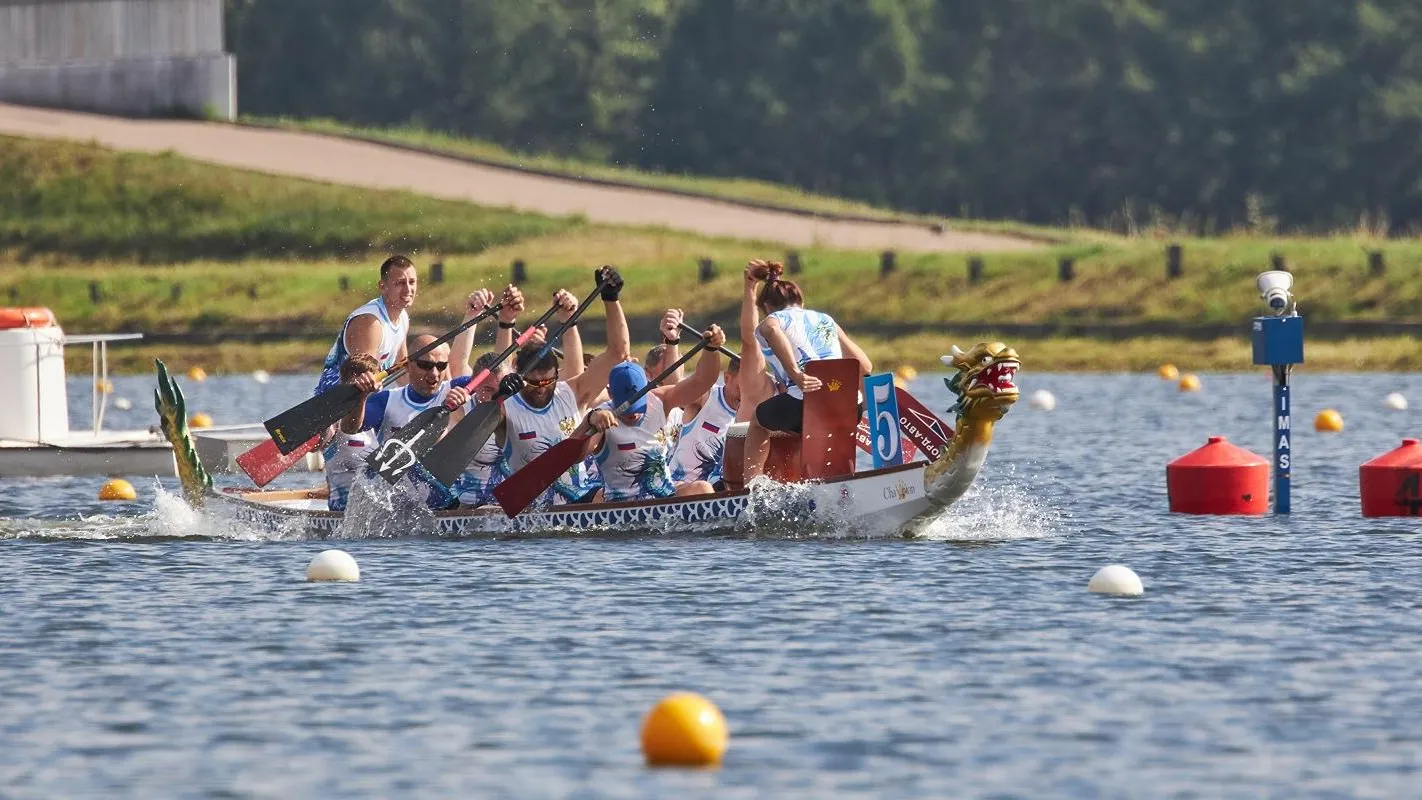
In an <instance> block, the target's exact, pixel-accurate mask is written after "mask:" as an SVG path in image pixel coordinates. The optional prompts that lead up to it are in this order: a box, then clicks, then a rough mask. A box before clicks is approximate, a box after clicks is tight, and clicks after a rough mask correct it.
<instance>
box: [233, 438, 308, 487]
mask: <svg viewBox="0 0 1422 800" xmlns="http://www.w3.org/2000/svg"><path fill="white" fill-rule="evenodd" d="M320 443H321V437H320V436H312V437H311V438H310V439H307V440H306V441H304V442H302V443H301V444H299V445H297V447H296V449H295V450H292V451H291V452H290V453H286V454H283V453H282V452H281V449H280V448H278V447H277V443H276V442H274V441H272V440H271V439H268V440H266V441H265V442H262V443H261V444H259V445H257V446H256V447H253V448H252V449H251V450H248V451H247V452H245V453H243V454H242V455H240V456H237V466H239V467H241V468H242V471H243V472H245V473H247V477H249V478H251V479H252V483H255V484H257V485H258V486H266V485H267V484H269V483H271V482H272V481H274V480H276V479H277V476H278V475H280V474H282V473H283V472H286V471H287V470H288V469H291V466H292V465H293V464H295V463H296V462H298V461H300V460H301V459H303V458H305V457H306V454H307V453H309V452H311V451H312V450H315V449H316V446H317V445H319V444H320Z"/></svg>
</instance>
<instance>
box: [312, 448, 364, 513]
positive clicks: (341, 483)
mask: <svg viewBox="0 0 1422 800" xmlns="http://www.w3.org/2000/svg"><path fill="white" fill-rule="evenodd" d="M373 452H375V433H374V431H360V432H359V433H344V432H343V431H341V430H340V428H337V429H336V433H335V435H334V436H333V437H332V438H331V441H330V443H329V444H327V445H326V448H325V450H323V451H322V455H323V456H324V457H325V459H326V487H327V488H328V489H330V490H331V495H330V498H329V499H328V500H327V501H326V507H327V508H329V509H330V510H332V511H344V510H345V509H346V504H347V503H348V502H349V501H350V495H351V486H352V485H354V484H355V479H356V478H357V477H358V476H360V475H361V474H363V473H364V472H365V470H366V464H365V459H366V458H367V457H369V456H370V454H371V453H373Z"/></svg>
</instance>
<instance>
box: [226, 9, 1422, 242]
mask: <svg viewBox="0 0 1422 800" xmlns="http://www.w3.org/2000/svg"><path fill="white" fill-rule="evenodd" d="M227 36H228V48H229V50H230V51H232V52H233V53H235V55H236V56H237V58H238V69H239V87H240V102H241V106H242V108H243V110H244V111H245V112H246V113H252V114H266V115H278V114H280V115H294V116H305V117H316V116H322V117H332V118H336V119H339V120H343V121H347V122H352V123H361V124H371V125H391V124H413V125H418V126H423V127H428V128H431V129H437V130H443V131H450V132H456V133H461V134H466V135H470V136H475V137H479V138H485V139H489V140H493V141H496V142H498V143H500V144H503V145H505V146H507V147H510V148H513V149H517V150H523V151H529V152H534V151H538V152H555V153H560V154H565V155H575V156H581V157H587V158H595V159H600V160H606V161H611V162H617V163H624V164H629V165H635V166H639V167H643V168H651V169H660V170H666V171H671V172H687V173H694V174H704V175H716V176H728V177H729V176H735V177H754V178H761V179H765V180H770V181H776V182H782V183H788V184H792V185H796V186H800V187H803V188H805V189H808V190H811V191H816V192H825V193H831V194H837V195H843V196H846V197H853V198H858V199H862V200H867V201H870V202H874V203H879V204H883V205H889V206H894V207H897V208H903V209H908V210H914V211H921V212H928V213H938V214H947V215H961V216H972V217H980V218H991V219H1019V220H1024V221H1030V222H1036V223H1047V224H1060V223H1080V224H1090V225H1097V226H1104V227H1110V228H1114V229H1122V228H1129V227H1132V226H1143V225H1147V224H1154V223H1160V222H1164V223H1166V224H1169V225H1171V226H1174V227H1178V228H1183V229H1187V230H1193V231H1198V232H1201V233H1212V232H1221V231H1225V230H1230V229H1239V228H1250V229H1254V230H1274V229H1279V230H1284V231H1330V230H1337V229H1339V228H1353V227H1355V226H1358V225H1367V226H1368V227H1369V228H1370V229H1372V230H1375V231H1378V230H1385V231H1387V232H1389V233H1392V234H1400V233H1406V232H1411V231H1412V230H1414V228H1415V227H1416V226H1417V225H1418V223H1419V222H1422V170H1419V159H1418V156H1417V151H1418V144H1419V141H1422V136H1419V134H1422V48H1418V47H1416V46H1415V44H1414V43H1415V42H1417V41H1422V4H1419V3H1416V2H1415V0H1289V2H1279V0H1218V2H1212V3H1200V2H1189V1H1188V0H1052V2H1042V1H1041V0H991V2H983V0H228V2H227Z"/></svg>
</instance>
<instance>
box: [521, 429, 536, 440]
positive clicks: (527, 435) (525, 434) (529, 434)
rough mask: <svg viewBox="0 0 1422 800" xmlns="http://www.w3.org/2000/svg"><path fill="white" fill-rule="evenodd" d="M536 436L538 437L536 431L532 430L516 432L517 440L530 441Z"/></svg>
mask: <svg viewBox="0 0 1422 800" xmlns="http://www.w3.org/2000/svg"><path fill="white" fill-rule="evenodd" d="M537 438H538V434H537V433H534V432H533V431H519V432H518V440H519V441H520V442H527V441H530V440H532V439H537Z"/></svg>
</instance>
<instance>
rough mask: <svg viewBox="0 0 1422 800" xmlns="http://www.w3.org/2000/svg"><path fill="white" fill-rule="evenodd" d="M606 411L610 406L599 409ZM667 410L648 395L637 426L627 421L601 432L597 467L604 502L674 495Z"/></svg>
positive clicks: (652, 396)
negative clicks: (669, 460)
mask: <svg viewBox="0 0 1422 800" xmlns="http://www.w3.org/2000/svg"><path fill="white" fill-rule="evenodd" d="M602 407H603V408H605V409H607V410H608V411H611V410H612V404H611V403H607V404H604V405H603V406H602ZM666 428H667V415H666V408H665V407H664V406H663V405H662V400H661V398H660V397H657V396H656V395H655V394H649V395H647V413H645V414H643V415H642V419H641V420H639V421H638V423H637V424H636V425H628V424H627V421H626V420H618V424H617V425H615V426H613V427H611V428H608V429H607V430H606V431H603V434H602V447H601V448H599V449H598V451H597V465H598V469H599V470H600V471H601V472H602V494H603V499H605V500H607V501H608V502H614V501H617V500H650V499H651V498H654V497H670V496H671V495H673V494H676V484H674V483H673V482H672V478H671V469H670V467H668V465H667V458H668V456H669V453H670V450H671V441H670V437H669V436H668V435H667V430H666Z"/></svg>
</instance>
